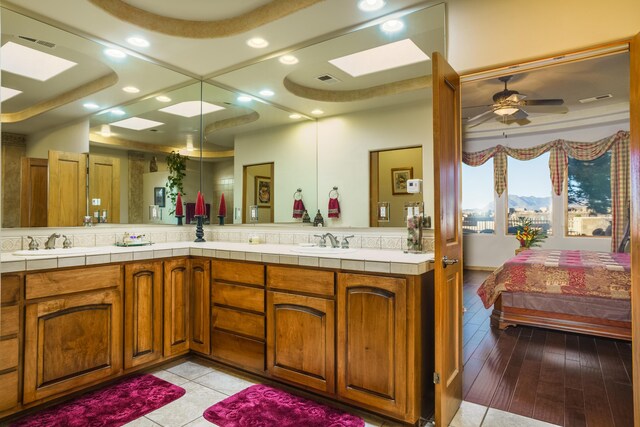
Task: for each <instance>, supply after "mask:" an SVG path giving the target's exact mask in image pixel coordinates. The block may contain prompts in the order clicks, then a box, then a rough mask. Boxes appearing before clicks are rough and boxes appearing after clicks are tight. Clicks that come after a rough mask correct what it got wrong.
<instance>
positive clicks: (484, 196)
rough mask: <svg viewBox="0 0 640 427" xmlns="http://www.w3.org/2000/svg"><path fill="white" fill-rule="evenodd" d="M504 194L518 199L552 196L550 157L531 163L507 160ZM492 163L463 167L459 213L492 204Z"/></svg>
mask: <svg viewBox="0 0 640 427" xmlns="http://www.w3.org/2000/svg"><path fill="white" fill-rule="evenodd" d="M507 159H508V160H507V162H508V165H507V171H508V175H507V183H508V188H507V192H509V193H511V194H515V195H518V196H536V197H550V196H551V178H550V177H549V153H545V154H543V155H542V156H540V157H536V158H535V159H533V160H526V161H520V160H516V159H513V158H511V157H508V158H507ZM494 195H495V192H494V191H493V159H492V160H489V161H488V162H486V163H485V164H484V165H482V166H477V167H474V166H467V165H465V164H463V165H462V209H477V208H483V207H485V206H486V205H488V204H489V203H491V202H492V201H493V197H494Z"/></svg>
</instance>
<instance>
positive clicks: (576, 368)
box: [463, 270, 640, 427]
mask: <svg viewBox="0 0 640 427" xmlns="http://www.w3.org/2000/svg"><path fill="white" fill-rule="evenodd" d="M488 274H489V272H485V271H470V270H465V272H464V275H465V276H464V304H465V307H466V308H467V311H466V313H465V315H464V327H463V328H464V329H463V340H464V349H463V353H464V356H463V357H464V375H463V397H464V400H467V401H469V402H473V403H477V404H480V405H484V406H489V407H492V408H496V409H501V410H503V411H507V412H512V413H515V414H520V415H524V416H527V417H531V418H536V419H539V420H543V421H546V422H549V423H553V424H558V425H562V426H567V427H569V426H571V427H573V426H589V427H591V426H594V427H607V426H616V427H628V426H633V391H632V387H631V378H632V375H631V343H630V342H627V341H618V340H612V339H607V338H597V337H593V336H588V335H579V334H572V333H565V332H556V331H551V330H547V329H538V328H529V327H522V326H518V327H515V328H513V327H510V328H507V329H506V330H505V331H499V330H497V329H493V328H491V327H490V325H489V315H490V314H491V309H489V310H486V309H485V308H484V306H483V305H482V301H480V298H479V297H478V296H477V295H476V290H477V289H478V287H479V286H480V284H482V282H483V280H484V279H485V277H486V276H487V275H488ZM639 410H640V408H639Z"/></svg>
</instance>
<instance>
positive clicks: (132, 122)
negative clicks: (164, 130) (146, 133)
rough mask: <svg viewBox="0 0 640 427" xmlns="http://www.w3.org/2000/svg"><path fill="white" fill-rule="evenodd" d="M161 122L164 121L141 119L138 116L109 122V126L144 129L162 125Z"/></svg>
mask: <svg viewBox="0 0 640 427" xmlns="http://www.w3.org/2000/svg"><path fill="white" fill-rule="evenodd" d="M163 124H164V123H162V122H156V121H155V120H148V119H142V118H140V117H129V118H128V119H124V120H120V121H118V122H113V123H111V126H117V127H120V128H126V129H133V130H145V129H149V128H152V127H156V126H162V125H163Z"/></svg>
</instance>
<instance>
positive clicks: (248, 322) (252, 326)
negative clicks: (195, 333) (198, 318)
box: [213, 306, 264, 340]
mask: <svg viewBox="0 0 640 427" xmlns="http://www.w3.org/2000/svg"><path fill="white" fill-rule="evenodd" d="M213 327H214V328H215V329H222V330H225V331H229V332H235V333H238V334H241V335H246V336H248V337H252V338H256V339H259V340H264V316H263V315H261V314H253V313H246V312H243V311H237V310H233V309H229V308H223V307H217V306H216V307H213Z"/></svg>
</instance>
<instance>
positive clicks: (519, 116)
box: [509, 109, 529, 121]
mask: <svg viewBox="0 0 640 427" xmlns="http://www.w3.org/2000/svg"><path fill="white" fill-rule="evenodd" d="M527 117H529V115H528V114H527V112H526V111H524V110H522V109H519V110H518V111H516V112H515V113H513V114H512V115H510V116H509V119H512V120H516V121H517V120H522V119H526V118H527Z"/></svg>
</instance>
